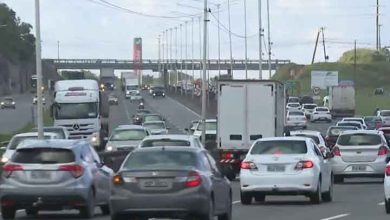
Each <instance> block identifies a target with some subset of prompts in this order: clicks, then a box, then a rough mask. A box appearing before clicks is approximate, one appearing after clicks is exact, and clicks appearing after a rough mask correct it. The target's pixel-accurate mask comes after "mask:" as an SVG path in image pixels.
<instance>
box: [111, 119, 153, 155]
mask: <svg viewBox="0 0 390 220" xmlns="http://www.w3.org/2000/svg"><path fill="white" fill-rule="evenodd" d="M149 135H151V131H150V130H149V129H147V128H145V127H142V126H140V125H120V126H118V127H117V128H115V129H114V130H113V131H112V134H111V136H110V137H109V138H108V139H107V144H106V147H105V151H132V150H133V149H135V148H137V147H138V145H139V144H140V143H141V141H142V140H143V139H144V138H145V137H147V136H149Z"/></svg>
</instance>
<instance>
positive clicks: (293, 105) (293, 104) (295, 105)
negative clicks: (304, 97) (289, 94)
mask: <svg viewBox="0 0 390 220" xmlns="http://www.w3.org/2000/svg"><path fill="white" fill-rule="evenodd" d="M288 106H289V107H293V108H296V107H299V106H300V105H299V104H298V103H289V104H288Z"/></svg>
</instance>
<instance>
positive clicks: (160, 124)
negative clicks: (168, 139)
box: [144, 122, 165, 129]
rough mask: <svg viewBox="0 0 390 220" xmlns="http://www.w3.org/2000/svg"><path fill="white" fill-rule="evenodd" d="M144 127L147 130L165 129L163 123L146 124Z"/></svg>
mask: <svg viewBox="0 0 390 220" xmlns="http://www.w3.org/2000/svg"><path fill="white" fill-rule="evenodd" d="M144 127H147V128H149V129H165V124H164V123H163V122H155V123H146V124H144Z"/></svg>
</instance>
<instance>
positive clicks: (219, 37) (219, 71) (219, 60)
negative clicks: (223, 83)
mask: <svg viewBox="0 0 390 220" xmlns="http://www.w3.org/2000/svg"><path fill="white" fill-rule="evenodd" d="M220 7H221V4H217V9H218V14H217V17H218V79H219V78H220V77H221V34H220V29H221V28H220V20H219V9H220Z"/></svg>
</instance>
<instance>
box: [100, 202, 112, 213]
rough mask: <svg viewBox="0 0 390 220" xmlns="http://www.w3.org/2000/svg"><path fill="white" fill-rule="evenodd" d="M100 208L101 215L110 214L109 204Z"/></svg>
mask: <svg viewBox="0 0 390 220" xmlns="http://www.w3.org/2000/svg"><path fill="white" fill-rule="evenodd" d="M100 210H101V211H102V213H103V215H109V214H110V206H109V205H108V204H107V205H102V206H100Z"/></svg>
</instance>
